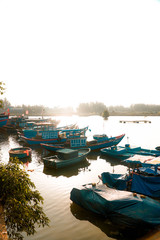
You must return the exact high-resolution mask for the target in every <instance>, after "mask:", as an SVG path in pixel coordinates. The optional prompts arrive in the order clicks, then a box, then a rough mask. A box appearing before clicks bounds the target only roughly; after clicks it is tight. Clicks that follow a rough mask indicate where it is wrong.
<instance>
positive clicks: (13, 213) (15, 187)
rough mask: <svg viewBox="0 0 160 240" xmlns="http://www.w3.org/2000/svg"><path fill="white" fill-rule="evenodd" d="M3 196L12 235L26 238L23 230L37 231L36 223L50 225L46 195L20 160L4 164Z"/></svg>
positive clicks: (0, 177) (1, 173)
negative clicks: (36, 185)
mask: <svg viewBox="0 0 160 240" xmlns="http://www.w3.org/2000/svg"><path fill="white" fill-rule="evenodd" d="M0 200H1V203H2V205H3V206H4V213H5V222H6V227H7V232H8V235H9V237H11V238H12V239H18V240H21V239H23V236H22V232H26V234H27V235H32V234H34V233H35V232H36V230H35V227H36V226H35V225H36V224H37V225H38V226H39V227H40V226H43V227H44V226H48V225H49V219H48V218H47V216H46V215H45V213H44V212H43V208H42V206H41V205H42V204H43V201H44V199H43V198H42V197H41V195H40V193H39V192H38V191H37V190H35V185H34V183H33V182H31V180H30V178H29V175H28V174H27V172H26V171H25V170H23V169H22V168H21V165H20V164H19V161H18V160H12V161H10V162H9V163H8V164H0Z"/></svg>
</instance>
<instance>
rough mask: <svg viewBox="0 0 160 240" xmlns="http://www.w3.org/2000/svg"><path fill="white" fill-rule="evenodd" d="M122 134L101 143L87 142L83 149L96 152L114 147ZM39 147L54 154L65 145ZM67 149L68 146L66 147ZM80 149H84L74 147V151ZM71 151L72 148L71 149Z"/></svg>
mask: <svg viewBox="0 0 160 240" xmlns="http://www.w3.org/2000/svg"><path fill="white" fill-rule="evenodd" d="M124 136H125V135H124V134H122V135H120V136H117V137H112V138H108V139H107V140H105V141H103V142H102V141H101V142H96V143H93V142H92V141H91V142H87V145H86V146H85V147H89V148H90V149H91V150H92V151H98V150H100V149H101V148H106V147H111V146H114V145H117V144H118V143H119V142H120V141H121V140H122V139H123V138H124ZM41 146H42V147H43V148H45V149H46V150H48V151H50V152H55V151H57V150H59V149H63V148H65V147H66V146H65V144H56V145H54V144H51V145H49V144H41ZM67 147H68V146H67ZM80 148H84V146H83V147H76V149H80ZM72 149H73V148H72Z"/></svg>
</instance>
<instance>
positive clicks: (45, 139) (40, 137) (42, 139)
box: [21, 127, 88, 145]
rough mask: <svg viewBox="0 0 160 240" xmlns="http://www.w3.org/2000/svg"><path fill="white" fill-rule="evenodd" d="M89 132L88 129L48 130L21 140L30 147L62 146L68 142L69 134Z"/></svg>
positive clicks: (22, 137) (23, 137)
mask: <svg viewBox="0 0 160 240" xmlns="http://www.w3.org/2000/svg"><path fill="white" fill-rule="evenodd" d="M87 130H88V127H85V128H81V129H77V128H75V129H74V128H73V129H65V130H64V129H61V128H55V129H53V130H50V129H47V130H46V131H42V132H39V133H37V134H36V136H35V137H31V138H29V137H25V136H21V139H22V140H24V141H25V142H26V143H28V144H29V145H40V144H42V143H45V144H46V143H54V144H62V143H65V142H66V141H67V140H68V133H70V134H75V135H76V134H78V135H79V134H82V133H84V132H86V131H87Z"/></svg>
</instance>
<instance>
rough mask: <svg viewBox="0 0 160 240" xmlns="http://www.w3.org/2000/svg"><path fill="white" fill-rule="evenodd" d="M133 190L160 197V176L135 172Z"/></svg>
mask: <svg viewBox="0 0 160 240" xmlns="http://www.w3.org/2000/svg"><path fill="white" fill-rule="evenodd" d="M131 191H132V192H137V193H142V194H144V195H147V196H151V197H155V198H159V197H160V176H156V177H155V176H144V175H141V174H135V173H133V178H132V185H131Z"/></svg>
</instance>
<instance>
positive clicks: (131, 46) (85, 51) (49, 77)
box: [0, 0, 160, 107]
mask: <svg viewBox="0 0 160 240" xmlns="http://www.w3.org/2000/svg"><path fill="white" fill-rule="evenodd" d="M159 23H160V1H156V0H134V1H133V0H132V1H130V0H122V1H119V0H113V1H109V0H105V1H103V0H102V1H95V0H85V1H84V0H81V1H77V0H68V1H66V0H65V1H64V0H60V1H54V0H47V1H44V0H27V1H24V0H15V1H11V0H0V81H3V82H4V83H6V93H5V95H4V97H5V98H7V100H9V101H10V103H11V104H12V105H21V104H25V105H35V104H36V105H44V106H50V107H54V106H73V107H76V106H78V105H79V103H82V102H102V103H104V104H106V106H111V105H123V106H130V105H131V104H136V103H145V104H160V98H159V81H160V70H159V66H160V31H159Z"/></svg>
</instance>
